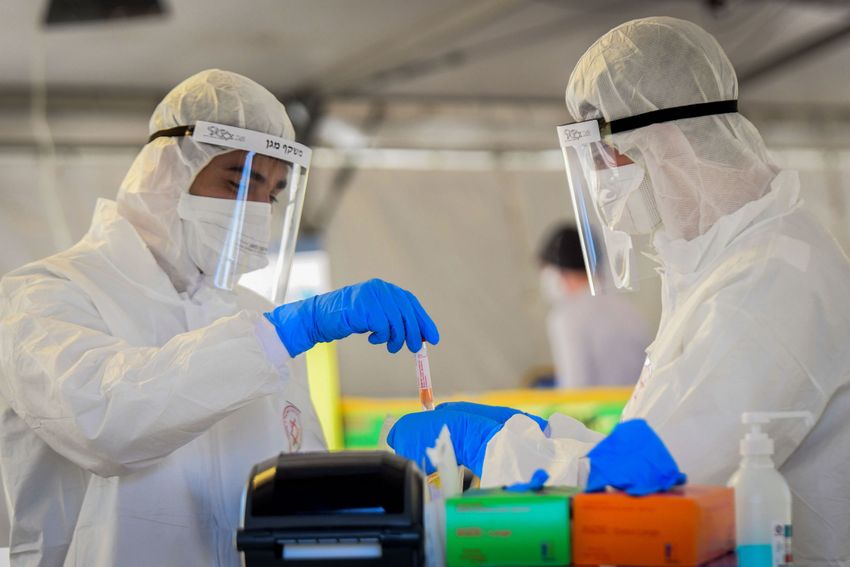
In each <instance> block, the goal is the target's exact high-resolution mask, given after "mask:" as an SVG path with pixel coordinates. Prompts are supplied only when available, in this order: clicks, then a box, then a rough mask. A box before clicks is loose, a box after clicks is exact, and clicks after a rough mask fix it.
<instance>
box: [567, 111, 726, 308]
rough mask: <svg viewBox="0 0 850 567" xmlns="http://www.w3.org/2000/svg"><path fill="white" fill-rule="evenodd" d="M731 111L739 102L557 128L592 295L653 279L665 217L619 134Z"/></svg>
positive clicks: (622, 288) (615, 290)
mask: <svg viewBox="0 0 850 567" xmlns="http://www.w3.org/2000/svg"><path fill="white" fill-rule="evenodd" d="M727 112H737V101H719V102H711V103H700V104H694V105H688V106H681V107H675V108H668V109H662V110H658V111H653V112H648V113H646V114H640V115H637V116H631V117H628V118H623V119H619V120H614V121H611V122H605V121H604V120H601V119H599V120H588V121H585V122H576V123H573V124H565V125H563V126H558V127H557V134H558V141H559V143H560V146H561V151H562V152H563V155H564V165H565V167H566V173H567V181H568V182H569V187H570V193H571V196H572V203H573V209H574V212H575V217H576V225H577V226H578V232H579V236H580V238H581V244H582V251H583V253H584V261H585V266H586V268H587V277H588V281H589V284H590V290H591V293H592V294H593V295H599V294H604V293H610V292H620V291H635V290H637V289H639V287H640V282H641V281H642V280H645V279H647V278H650V277H654V276H655V270H654V266H653V264H652V262H651V261H650V260H649V259H648V258H647V256H649V255H650V254H651V252H652V248H651V242H650V241H651V234H652V232H653V231H654V230H655V228H656V227H658V226H659V224H660V223H661V217H660V215H659V214H658V210H657V208H656V204H655V197H654V195H653V191H652V185H651V183H650V179H649V176H648V175H647V173H646V171H645V170H644V168H643V166H642V165H640V164H638V163H635V162H634V161H633V160H632V159H630V158H629V157H628V156H626V155H624V154H623V153H621V152H620V151H618V150H617V145H616V141H617V138H618V136H617V134H619V133H622V132H627V131H631V130H635V129H637V128H643V127H645V126H649V125H650V124H656V123H660V122H669V121H671V120H680V119H686V118H696V117H699V116H708V115H712V114H723V113H727ZM633 152H634V150H630V151H629V153H630V154H632V155H634V153H633ZM636 159H637V158H636Z"/></svg>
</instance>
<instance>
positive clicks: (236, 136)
mask: <svg viewBox="0 0 850 567" xmlns="http://www.w3.org/2000/svg"><path fill="white" fill-rule="evenodd" d="M192 139H193V140H197V141H199V142H204V143H205V144H214V145H216V146H224V147H226V148H234V149H237V150H245V151H248V152H256V153H258V154H263V155H267V156H270V157H273V158H277V159H280V160H283V161H287V162H289V163H294V164H296V165H300V166H301V167H304V168H308V167H310V157H311V156H312V153H313V152H312V150H311V149H310V148H308V147H307V146H305V145H303V144H299V143H298V142H296V141H294V140H287V139H285V138H280V137H278V136H270V135H268V134H263V133H262V132H255V131H254V130H246V129H244V128H237V127H235V126H227V125H224V124H216V123H214V122H204V121H203V120H199V121H198V122H196V123H195V130H194V131H193V132H192Z"/></svg>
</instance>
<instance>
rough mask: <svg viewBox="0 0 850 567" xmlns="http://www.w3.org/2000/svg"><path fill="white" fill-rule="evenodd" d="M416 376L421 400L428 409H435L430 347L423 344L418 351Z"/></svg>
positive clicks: (424, 407) (416, 355) (423, 406)
mask: <svg viewBox="0 0 850 567" xmlns="http://www.w3.org/2000/svg"><path fill="white" fill-rule="evenodd" d="M414 356H415V357H416V378H417V381H418V384H419V402H420V403H421V404H422V408H423V409H426V410H432V409H434V391H433V390H432V389H431V367H430V365H429V364H428V349H427V348H426V347H425V344H424V343H423V344H422V350H420V351H419V352H417V353H416V354H415V355H414Z"/></svg>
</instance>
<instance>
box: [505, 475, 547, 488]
mask: <svg viewBox="0 0 850 567" xmlns="http://www.w3.org/2000/svg"><path fill="white" fill-rule="evenodd" d="M547 480H549V473H547V472H546V471H545V470H544V469H537V470H536V471H534V474H533V475H531V480H530V481H528V482H517V483H516V484H512V485H510V486H506V487H505V490H507V491H508V492H539V491H541V490H543V485H544V484H546V481H547Z"/></svg>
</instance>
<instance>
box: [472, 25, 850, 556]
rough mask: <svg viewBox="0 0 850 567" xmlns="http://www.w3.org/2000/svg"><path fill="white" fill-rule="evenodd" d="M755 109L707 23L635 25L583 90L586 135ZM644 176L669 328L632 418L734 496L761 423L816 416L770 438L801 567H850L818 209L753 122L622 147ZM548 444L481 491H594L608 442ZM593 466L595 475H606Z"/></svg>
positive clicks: (566, 437) (582, 64)
mask: <svg viewBox="0 0 850 567" xmlns="http://www.w3.org/2000/svg"><path fill="white" fill-rule="evenodd" d="M737 97H738V89H737V80H736V78H735V74H734V70H733V69H732V66H731V64H730V63H729V61H728V59H727V58H726V56H725V54H724V53H723V51H722V49H721V48H720V46H719V45H718V44H717V42H716V41H715V40H714V38H712V37H711V36H710V35H709V34H707V33H706V32H705V31H703V30H702V29H700V28H698V27H697V26H695V25H694V24H691V23H689V22H684V21H682V20H676V19H673V18H646V19H642V20H635V21H633V22H628V23H626V24H623V25H621V26H618V27H617V28H615V29H614V30H612V31H611V32H609V33H607V34H605V35H604V36H603V37H602V38H601V39H599V40H598V41H597V42H596V43H595V44H594V45H593V46H591V47H590V49H589V50H588V51H587V53H585V55H584V56H583V57H582V58H581V60H580V61H579V63H578V65H577V66H576V69H575V70H574V71H573V75H572V76H571V78H570V82H569V85H568V87H567V105H568V107H569V109H570V112H571V113H572V114H573V118H574V119H576V120H588V119H591V118H595V117H599V116H600V115H601V116H603V117H604V118H605V119H606V120H608V121H610V120H615V119H617V118H622V117H626V116H635V115H638V114H642V113H645V112H650V111H653V110H657V109H659V108H673V107H677V106H684V105H688V104H694V103H700V102H708V101H715V100H734V99H737ZM613 141H614V144H615V147H616V149H617V150H618V151H619V152H621V153H623V154H625V155H627V156H628V157H630V158H632V159H633V160H634V161H635V163H637V164H638V165H640V166H641V167H643V168H644V169H645V171H646V172H647V174H648V175H649V178H650V182H651V185H652V193H653V196H654V199H655V201H656V205H657V208H658V211H659V213H660V215H661V220H662V225H661V228H660V229H659V230H658V231H657V232H656V233H655V235H654V238H653V246H654V248H655V251H656V253H657V258H658V262H659V263H660V265H661V268H660V273H661V281H662V294H663V296H662V316H661V323H660V327H659V330H658V335H657V337H656V338H655V341H654V342H653V343H652V344H651V345H650V346H649V348H648V349H647V361H646V363H645V366H644V368H643V371H642V373H641V376H640V379H639V381H638V385H637V387H636V388H635V390H634V393H633V396H632V398H631V400H630V402H629V403H628V405H627V406H626V408H625V411H624V412H623V416H622V418H623V419H624V420H625V419H632V418H644V419H646V420H647V422H648V423H649V424H650V425H651V426H652V427H653V429H655V431H656V432H657V433H658V434H659V436H660V437H661V439H662V440H663V441H664V443H665V444H666V445H667V447H668V448H669V449H670V452H671V453H672V455H673V457H674V458H675V459H676V461H677V463H678V464H679V467H680V468H681V469H682V470H683V471H684V472H685V473H687V475H688V480H689V482H693V483H698V484H715V485H725V484H726V483H727V481H728V480H729V478H730V476H731V475H732V473H733V472H734V471H735V469H736V468H737V467H738V464H739V460H740V457H739V453H738V444H739V441H740V439H741V437H742V436H743V434H744V428H743V426H742V425H741V414H742V413H743V412H747V411H786V410H808V411H810V412H811V413H812V415H813V416H814V418H815V423H814V426H811V427H809V426H807V425H805V423H803V422H802V421H801V420H779V421H777V422H773V423H771V424H770V425H769V426H767V427H765V431H766V432H767V433H768V435H770V437H771V438H772V439H773V440H774V442H775V447H776V453H775V455H774V461H775V463H776V466H777V467H778V468H779V471H780V472H781V473H782V475H783V476H784V477H785V479H786V480H787V481H788V483H789V485H790V488H791V492H792V494H793V522H794V541H793V550H794V551H793V552H794V557H795V563H797V564H800V565H806V566H809V567H821V566H823V567H825V566H839V565H850V472H848V471H850V349H848V347H847V345H849V344H850V300H848V298H850V263H849V262H848V259H847V257H846V256H845V254H844V253H843V252H842V250H841V249H840V248H839V246H838V244H837V243H836V242H835V240H834V239H833V238H832V237H831V236H830V235H829V234H828V233H827V232H826V231H825V230H824V229H823V228H822V227H821V226H820V225H819V224H818V223H817V222H816V221H815V220H814V219H813V218H812V217H811V216H810V215H809V214H808V213H807V212H805V211H804V210H803V209H802V208H801V197H804V195H802V196H801V189H800V182H799V179H798V176H797V174H796V173H795V172H793V171H780V170H779V168H778V167H776V166H775V165H774V164H773V162H772V161H771V160H770V158H769V156H768V154H767V152H766V150H765V149H764V146H763V142H762V140H761V137H760V136H759V135H758V132H757V131H756V130H755V128H754V127H753V126H752V125H751V124H750V123H749V122H748V121H747V120H746V119H745V118H744V117H743V116H741V115H740V114H737V113H733V114H726V115H719V116H718V115H715V116H707V117H702V118H693V119H687V120H677V121H674V122H668V123H661V124H653V125H650V126H647V127H644V128H639V129H637V130H634V131H631V132H625V133H622V134H615V135H614V140H613ZM550 427H551V430H552V431H551V435H550V436H548V437H547V436H545V435H544V434H543V433H542V432H541V431H540V428H539V427H537V426H536V424H535V423H534V422H532V421H531V420H530V419H528V418H526V417H524V416H515V417H513V418H512V419H511V420H510V421H508V423H507V424H506V426H505V427H504V428H503V429H502V430H501V431H500V432H499V433H498V434H497V435H496V436H495V437H494V438H493V439H492V440H491V442H490V444H489V445H488V447H487V452H486V457H485V462H484V470H483V474H482V485H490V486H492V485H501V484H510V483H511V482H516V481H520V480H527V479H528V478H530V477H531V474H532V473H533V472H534V470H535V469H536V468H538V467H543V468H545V469H546V470H547V471H548V472H549V473H550V475H551V476H552V480H551V481H550V482H551V483H553V484H559V483H564V484H574V483H576V482H579V481H580V479H581V476H582V474H583V473H584V474H586V468H583V466H582V465H583V464H584V462H583V461H582V460H581V458H582V457H583V456H584V455H586V454H587V451H588V450H589V449H590V448H591V447H592V446H593V445H594V444H595V443H596V442H597V441H598V440H599V438H600V436H599V435H598V434H594V433H593V432H590V431H588V430H586V429H584V428H583V427H582V426H581V425H580V424H578V423H577V422H574V421H573V422H571V421H570V420H569V418H565V417H564V416H558V417H557V418H555V419H553V420H550ZM591 466H592V463H591Z"/></svg>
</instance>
